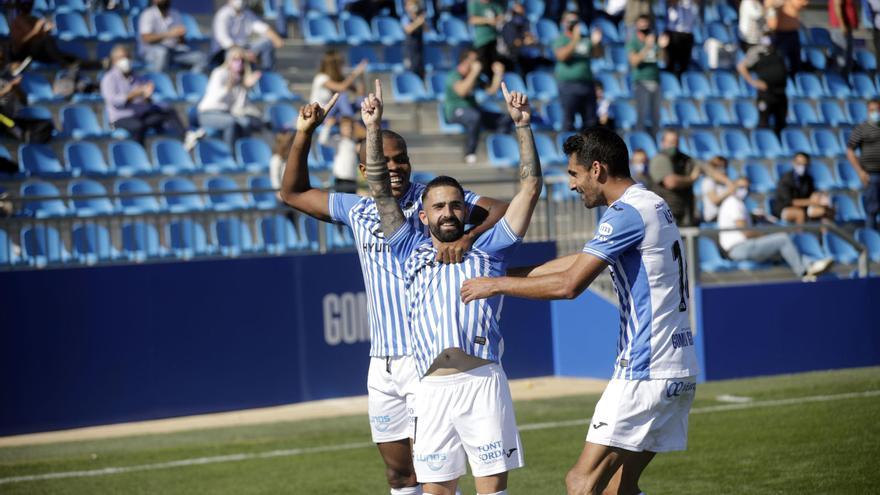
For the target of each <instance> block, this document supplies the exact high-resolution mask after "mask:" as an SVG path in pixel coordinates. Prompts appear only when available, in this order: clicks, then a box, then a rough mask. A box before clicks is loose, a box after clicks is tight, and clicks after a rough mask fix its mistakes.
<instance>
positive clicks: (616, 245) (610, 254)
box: [583, 203, 645, 264]
mask: <svg viewBox="0 0 880 495" xmlns="http://www.w3.org/2000/svg"><path fill="white" fill-rule="evenodd" d="M644 238H645V222H644V220H642V216H641V215H639V212H638V211H636V209H635V208H633V207H632V206H630V205H628V204H626V203H615V204H613V205H611V207H610V208H608V210H606V211H605V214H604V215H602V220H600V221H599V228H597V229H596V235H595V236H594V237H593V239H591V240H590V241H587V244H586V245H585V246H584V250H583V252H585V253H587V254H592V255H593V256H596V257H597V258H599V259H601V260H603V261H605V262H606V263H608V264H613V263H614V262H615V261H616V260H617V258H618V257H619V256H620V255H621V254H623V252H624V251H626V250H627V249H629V248H631V247H633V246H635V245H637V244H639V243H640V242H642V239H644Z"/></svg>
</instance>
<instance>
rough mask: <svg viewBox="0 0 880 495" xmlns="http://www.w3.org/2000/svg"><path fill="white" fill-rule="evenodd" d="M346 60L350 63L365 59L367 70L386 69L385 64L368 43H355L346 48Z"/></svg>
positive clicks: (380, 70) (382, 70) (379, 70)
mask: <svg viewBox="0 0 880 495" xmlns="http://www.w3.org/2000/svg"><path fill="white" fill-rule="evenodd" d="M348 60H351V61H352V63H359V62H361V61H362V60H366V61H367V71H369V72H384V71H386V70H388V68H387V67H385V64H384V63H383V62H382V60H380V58H379V54H378V53H376V50H375V49H374V48H373V47H372V46H369V45H355V46H351V47H349V48H348Z"/></svg>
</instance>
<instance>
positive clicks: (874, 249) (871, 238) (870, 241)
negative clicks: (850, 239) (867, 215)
mask: <svg viewBox="0 0 880 495" xmlns="http://www.w3.org/2000/svg"><path fill="white" fill-rule="evenodd" d="M856 240H857V241H859V242H861V243H862V244H864V245H865V247H866V248H868V258H869V259H870V260H871V262H873V263H880V233H878V232H877V231H876V230H874V229H868V228H861V229H858V230H856Z"/></svg>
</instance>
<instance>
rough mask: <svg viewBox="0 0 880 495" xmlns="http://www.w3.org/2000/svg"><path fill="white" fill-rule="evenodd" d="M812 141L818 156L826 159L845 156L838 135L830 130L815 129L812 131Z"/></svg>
mask: <svg viewBox="0 0 880 495" xmlns="http://www.w3.org/2000/svg"><path fill="white" fill-rule="evenodd" d="M810 141H811V143H812V146H813V149H814V150H815V151H816V154H817V155H819V156H822V157H826V158H834V157H838V156H844V155H845V151H844V148H843V146H841V144H840V141H838V140H837V135H836V134H834V133H833V132H831V131H829V130H828V129H813V130H811V131H810Z"/></svg>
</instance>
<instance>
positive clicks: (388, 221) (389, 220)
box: [366, 126, 406, 237]
mask: <svg viewBox="0 0 880 495" xmlns="http://www.w3.org/2000/svg"><path fill="white" fill-rule="evenodd" d="M366 146H367V174H366V175H367V184H369V186H370V194H372V196H373V200H375V201H376V209H377V210H378V212H379V218H380V219H381V222H382V232H383V233H384V234H385V237H390V236H391V234H393V233H394V232H396V231H397V229H399V228H400V226H401V225H403V223H404V222H405V221H406V219H405V218H404V216H403V211H402V210H401V209H400V205H399V204H398V203H397V200H396V199H394V194H393V193H392V192H391V174H390V173H389V172H388V162H386V161H385V152H384V150H383V149H382V130H381V129H379V128H378V126H376V127H373V126H367V142H366Z"/></svg>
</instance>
